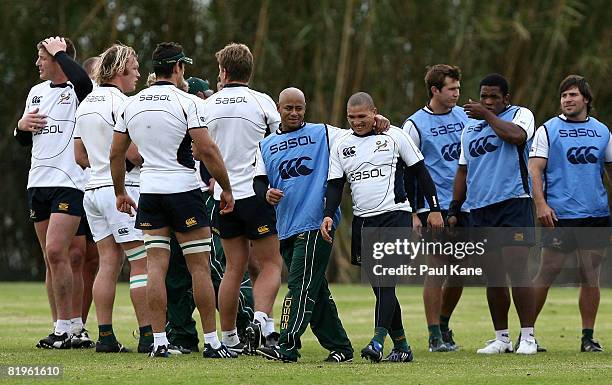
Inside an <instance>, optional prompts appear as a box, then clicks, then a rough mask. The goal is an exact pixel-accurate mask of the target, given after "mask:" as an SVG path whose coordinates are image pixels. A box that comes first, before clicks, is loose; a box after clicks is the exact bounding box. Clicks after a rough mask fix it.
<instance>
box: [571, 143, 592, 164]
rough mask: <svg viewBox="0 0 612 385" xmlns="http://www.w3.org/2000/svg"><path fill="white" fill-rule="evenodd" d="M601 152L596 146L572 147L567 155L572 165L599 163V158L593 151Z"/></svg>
mask: <svg viewBox="0 0 612 385" xmlns="http://www.w3.org/2000/svg"><path fill="white" fill-rule="evenodd" d="M593 150H595V151H599V149H598V148H597V147H595V146H582V147H571V148H570V149H569V150H567V153H566V154H565V155H566V156H567V160H568V161H569V162H570V163H571V164H589V163H597V157H596V156H595V155H593V154H591V151H593Z"/></svg>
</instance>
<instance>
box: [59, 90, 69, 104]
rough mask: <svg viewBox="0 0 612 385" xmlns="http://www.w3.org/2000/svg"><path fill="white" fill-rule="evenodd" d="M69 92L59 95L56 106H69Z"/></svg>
mask: <svg viewBox="0 0 612 385" xmlns="http://www.w3.org/2000/svg"><path fill="white" fill-rule="evenodd" d="M70 103H71V102H70V91H64V92H62V93H61V94H60V97H59V101H58V102H57V104H70Z"/></svg>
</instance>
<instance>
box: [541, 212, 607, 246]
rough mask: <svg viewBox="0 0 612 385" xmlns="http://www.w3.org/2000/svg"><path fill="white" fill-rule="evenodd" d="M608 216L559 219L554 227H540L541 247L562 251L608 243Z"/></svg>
mask: <svg viewBox="0 0 612 385" xmlns="http://www.w3.org/2000/svg"><path fill="white" fill-rule="evenodd" d="M610 230H611V229H610V217H609V216H608V217H589V218H576V219H559V220H558V221H556V222H555V227H554V228H552V229H551V228H542V247H545V248H547V249H553V250H556V251H560V252H562V253H571V252H573V251H575V250H577V249H579V250H597V249H603V248H606V247H608V246H609V245H610V235H611V232H610Z"/></svg>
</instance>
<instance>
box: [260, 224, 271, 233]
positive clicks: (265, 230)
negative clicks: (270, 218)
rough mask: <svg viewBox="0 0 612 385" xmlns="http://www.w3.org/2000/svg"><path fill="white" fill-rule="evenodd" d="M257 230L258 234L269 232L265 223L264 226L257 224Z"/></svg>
mask: <svg viewBox="0 0 612 385" xmlns="http://www.w3.org/2000/svg"><path fill="white" fill-rule="evenodd" d="M257 232H258V233H259V234H265V233H269V232H270V228H269V227H268V226H266V225H264V226H259V227H258V228H257Z"/></svg>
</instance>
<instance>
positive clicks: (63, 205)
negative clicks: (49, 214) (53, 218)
mask: <svg viewBox="0 0 612 385" xmlns="http://www.w3.org/2000/svg"><path fill="white" fill-rule="evenodd" d="M69 207H70V205H69V204H68V203H66V202H61V203H59V204H58V205H57V209H58V210H60V211H68V208H69Z"/></svg>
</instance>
